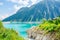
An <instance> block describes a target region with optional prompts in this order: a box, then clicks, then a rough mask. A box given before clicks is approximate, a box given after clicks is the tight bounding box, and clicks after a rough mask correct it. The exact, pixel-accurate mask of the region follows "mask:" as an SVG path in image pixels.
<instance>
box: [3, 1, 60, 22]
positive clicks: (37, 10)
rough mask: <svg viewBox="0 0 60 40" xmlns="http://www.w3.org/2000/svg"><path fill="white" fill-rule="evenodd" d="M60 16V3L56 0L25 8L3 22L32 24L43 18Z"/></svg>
mask: <svg viewBox="0 0 60 40" xmlns="http://www.w3.org/2000/svg"><path fill="white" fill-rule="evenodd" d="M57 16H60V2H59V1H55V0H44V1H41V2H39V3H37V4H35V5H32V6H31V7H23V8H21V9H19V10H18V11H17V12H16V14H14V15H12V16H10V17H8V18H5V19H4V20H3V21H21V22H30V21H31V22H32V21H35V22H36V21H40V20H41V19H42V18H46V19H53V18H55V17H57Z"/></svg>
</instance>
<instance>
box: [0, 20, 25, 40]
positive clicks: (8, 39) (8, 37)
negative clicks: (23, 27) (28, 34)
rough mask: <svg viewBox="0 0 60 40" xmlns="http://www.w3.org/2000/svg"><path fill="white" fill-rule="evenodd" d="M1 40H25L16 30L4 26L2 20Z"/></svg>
mask: <svg viewBox="0 0 60 40" xmlns="http://www.w3.org/2000/svg"><path fill="white" fill-rule="evenodd" d="M0 40H24V38H22V37H21V36H19V35H18V33H17V32H16V31H14V30H12V29H6V28H4V27H3V24H2V22H1V21H0Z"/></svg>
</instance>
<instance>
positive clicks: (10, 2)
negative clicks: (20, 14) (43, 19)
mask: <svg viewBox="0 0 60 40" xmlns="http://www.w3.org/2000/svg"><path fill="white" fill-rule="evenodd" d="M40 1H42V0H0V20H3V19H4V18H6V17H8V16H11V15H13V14H15V13H16V12H17V11H18V10H19V9H20V8H22V7H30V6H31V5H34V4H36V3H38V2H40Z"/></svg>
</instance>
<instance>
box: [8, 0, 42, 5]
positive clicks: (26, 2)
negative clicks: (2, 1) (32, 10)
mask: <svg viewBox="0 0 60 40" xmlns="http://www.w3.org/2000/svg"><path fill="white" fill-rule="evenodd" d="M8 1H9V2H13V3H17V4H19V5H21V6H30V5H33V4H35V3H37V2H38V1H42V0H8ZM29 2H31V4H29Z"/></svg>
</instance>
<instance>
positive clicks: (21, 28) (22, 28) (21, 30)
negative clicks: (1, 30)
mask: <svg viewBox="0 0 60 40" xmlns="http://www.w3.org/2000/svg"><path fill="white" fill-rule="evenodd" d="M3 24H4V27H5V28H7V29H14V30H16V31H17V32H18V34H19V35H21V36H22V37H27V32H26V31H27V30H28V29H29V28H31V27H33V26H37V25H38V24H39V23H3Z"/></svg>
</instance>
